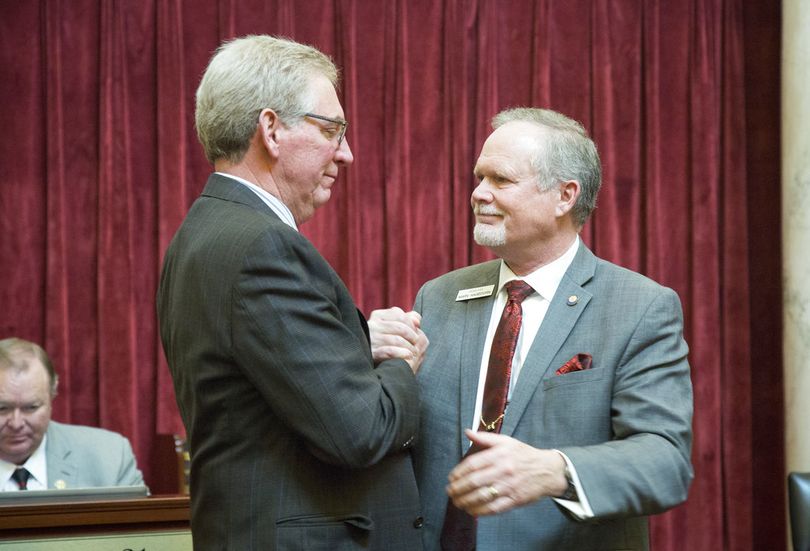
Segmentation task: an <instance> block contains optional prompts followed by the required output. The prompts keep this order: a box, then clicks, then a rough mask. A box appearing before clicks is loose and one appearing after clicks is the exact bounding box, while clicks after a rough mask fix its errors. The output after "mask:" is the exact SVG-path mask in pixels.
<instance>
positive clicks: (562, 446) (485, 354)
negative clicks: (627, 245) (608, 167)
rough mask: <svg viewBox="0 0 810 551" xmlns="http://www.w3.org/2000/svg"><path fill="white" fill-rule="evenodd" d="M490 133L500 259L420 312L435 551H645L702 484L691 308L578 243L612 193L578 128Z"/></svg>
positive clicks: (479, 198) (556, 125)
mask: <svg viewBox="0 0 810 551" xmlns="http://www.w3.org/2000/svg"><path fill="white" fill-rule="evenodd" d="M493 127H494V132H493V133H492V134H491V135H490V136H489V138H488V139H487V140H486V143H485V144H484V146H483V149H482V151H481V155H480V157H479V158H478V162H477V164H476V166H475V175H476V177H477V179H478V182H479V183H478V186H477V187H476V188H475V190H474V191H473V193H472V206H473V209H474V213H475V221H476V224H475V231H474V236H475V240H476V241H477V242H478V243H479V244H480V245H483V246H485V247H488V248H489V249H490V250H492V251H493V252H495V253H496V254H497V255H498V256H499V257H500V259H501V260H495V261H491V262H485V263H483V264H479V265H476V266H471V267H468V268H464V269H461V270H457V271H454V272H451V273H449V274H446V275H444V276H442V277H440V278H438V279H435V280H433V281H430V282H428V283H427V284H425V285H424V287H423V288H422V289H421V290H420V292H419V294H418V296H417V300H416V310H417V311H419V312H420V313H421V314H422V329H423V330H424V331H425V333H426V334H427V335H428V337H429V338H430V340H431V343H432V344H431V348H430V349H429V350H428V352H427V354H426V357H425V362H424V364H423V366H422V368H421V370H420V372H419V375H418V379H419V383H420V387H421V390H422V424H421V427H420V437H419V444H418V445H417V448H416V449H415V451H414V462H415V467H416V472H417V481H418V483H419V489H420V492H421V497H422V505H423V514H424V515H425V519H426V524H425V528H424V535H425V539H424V541H425V548H426V549H431V550H434V549H440V548H441V549H444V550H460V549H472V548H475V549H478V550H479V551H491V550H504V551H506V550H509V551H514V550H527V551H528V550H552V549H554V550H568V549H571V550H577V551H586V550H591V549H594V550H595V549H599V550H607V549H633V550H641V549H647V548H648V530H647V519H646V517H645V515H650V514H653V513H659V512H661V511H664V510H666V509H668V508H670V507H673V506H675V505H677V504H679V503H681V502H682V501H684V500H685V499H686V496H687V490H688V488H689V484H690V482H691V480H692V467H691V463H690V448H691V421H692V389H691V383H690V378H689V366H688V363H687V345H686V343H685V342H684V340H683V336H682V325H683V324H682V314H681V307H680V302H679V300H678V297H677V295H676V294H675V293H674V292H673V291H672V290H671V289H667V288H664V287H662V286H660V285H658V284H656V283H655V282H653V281H651V280H649V279H647V278H645V277H643V276H641V275H639V274H636V273H633V272H631V271H629V270H625V269H623V268H620V267H618V266H616V265H614V264H611V263H609V262H606V261H604V260H601V259H599V258H597V257H595V256H594V255H593V254H592V253H591V252H590V250H588V248H587V247H585V245H584V244H583V243H582V242H581V240H580V239H579V236H578V233H579V230H580V229H581V227H582V225H583V224H584V223H585V221H586V220H587V218H588V216H589V215H590V213H591V211H592V210H593V208H594V205H595V202H596V195H597V192H598V189H599V186H600V180H601V167H600V162H599V156H598V154H597V152H596V147H595V145H594V144H593V142H592V141H591V139H590V138H589V137H588V136H587V134H586V132H585V130H584V129H583V128H582V126H581V125H580V124H579V123H577V122H575V121H573V120H571V119H569V118H567V117H565V116H563V115H560V114H559V113H555V112H553V111H548V110H543V109H526V108H519V109H513V110H509V111H505V112H502V113H500V114H499V115H497V116H496V117H495V118H494V120H493ZM521 301H522V302H521ZM471 429H475V432H474V431H473V430H471ZM471 443H472V444H473V447H472V448H470V446H471ZM448 477H449V484H448ZM448 495H449V498H450V499H449V500H448ZM448 501H449V502H448ZM475 517H478V518H477V519H475ZM476 544H477V547H475V546H476Z"/></svg>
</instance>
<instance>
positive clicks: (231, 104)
mask: <svg viewBox="0 0 810 551" xmlns="http://www.w3.org/2000/svg"><path fill="white" fill-rule="evenodd" d="M313 76H324V77H326V78H327V79H328V80H329V81H330V82H331V83H332V85H333V86H336V85H337V82H338V71H337V67H335V64H334V63H333V62H332V60H331V59H329V57H328V56H326V55H325V54H324V53H322V52H320V51H318V50H316V49H315V48H313V47H311V46H307V45H305V44H299V43H298V42H294V41H292V40H288V39H285V38H277V37H273V36H268V35H250V36H245V37H242V38H236V39H234V40H230V41H228V42H225V43H224V44H222V45H221V46H220V47H219V48H218V49H217V51H216V53H215V54H214V56H213V57H212V58H211V61H210V62H209V63H208V67H207V68H206V70H205V73H204V74H203V77H202V80H201V81H200V86H199V87H198V88H197V105H196V110H195V123H196V127H197V136H198V137H199V139H200V143H202V146H203V149H204V150H205V156H206V157H207V158H208V160H209V161H210V162H212V163H213V162H215V161H217V160H219V159H227V160H228V161H230V162H232V163H238V162H239V161H241V160H242V158H243V157H244V155H245V152H246V151H247V150H248V147H249V145H250V139H251V138H252V137H253V135H254V133H255V132H256V125H257V123H258V116H259V113H261V111H262V109H265V108H270V109H272V110H273V111H275V112H276V114H277V115H278V116H279V118H280V119H281V120H282V122H284V123H286V124H292V123H294V122H297V121H298V120H300V118H301V117H302V116H303V114H304V113H306V112H307V111H310V110H311V109H312V108H313V107H314V101H315V99H314V98H313V97H312V94H311V92H310V80H311V78H312V77H313Z"/></svg>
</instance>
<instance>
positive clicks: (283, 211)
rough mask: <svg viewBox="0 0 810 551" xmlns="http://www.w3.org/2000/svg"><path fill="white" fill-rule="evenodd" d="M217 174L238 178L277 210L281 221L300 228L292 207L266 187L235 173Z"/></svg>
mask: <svg viewBox="0 0 810 551" xmlns="http://www.w3.org/2000/svg"><path fill="white" fill-rule="evenodd" d="M215 174H219V175H220V176H224V177H226V178H231V179H232V180H236V181H237V182H239V183H240V184H242V185H244V186H247V188H248V189H249V190H250V191H252V192H253V193H255V194H256V195H258V196H259V198H260V199H261V200H262V201H264V202H265V204H266V205H267V206H268V207H270V209H272V211H273V212H275V213H276V214H277V215H278V217H279V218H281V221H282V222H284V223H285V224H287V225H288V226H290V227H291V228H292V229H294V230H298V226H297V225H296V224H295V218H293V215H292V212H291V211H290V209H288V208H287V205H285V204H284V203H282V202H281V201H280V200H279V198H278V197H276V196H275V195H273V194H272V193H269V192H268V191H267V190H266V189H263V188H261V187H259V186H257V185H256V184H254V183H252V182H248V181H247V180H245V179H244V178H240V177H239V176H234V175H233V174H226V173H225V172H216V173H215Z"/></svg>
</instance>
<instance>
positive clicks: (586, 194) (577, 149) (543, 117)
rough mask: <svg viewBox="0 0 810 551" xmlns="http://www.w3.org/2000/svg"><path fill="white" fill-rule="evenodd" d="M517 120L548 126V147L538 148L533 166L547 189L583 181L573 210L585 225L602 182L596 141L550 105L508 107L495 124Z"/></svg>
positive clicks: (540, 181) (574, 214)
mask: <svg viewBox="0 0 810 551" xmlns="http://www.w3.org/2000/svg"><path fill="white" fill-rule="evenodd" d="M514 121H520V122H529V123H534V124H536V125H538V126H541V127H543V128H544V129H546V130H548V139H547V140H545V141H544V143H545V147H544V148H538V150H537V153H536V154H535V155H534V157H533V158H532V166H533V167H534V168H535V170H537V176H538V183H539V184H540V187H541V188H543V189H549V188H551V187H553V186H554V185H556V184H559V183H560V182H566V181H568V180H576V181H577V182H579V185H580V194H579V197H578V198H577V202H576V203H575V204H574V208H573V209H572V211H571V212H572V216H573V218H574V222H575V223H576V224H577V225H578V226H579V227H582V225H583V224H585V222H586V221H587V220H588V217H589V216H590V215H591V212H593V209H594V208H596V196H597V194H598V193H599V187H600V186H601V185H602V164H601V162H600V160H599V153H598V152H597V150H596V144H595V143H594V142H593V140H592V139H591V138H590V137H589V136H588V133H587V131H586V130H585V128H584V127H583V126H582V125H581V124H580V123H578V122H577V121H575V120H574V119H571V118H568V117H566V116H565V115H563V114H561V113H557V112H556V111H552V110H550V109H537V108H530V107H517V108H514V109H507V110H505V111H501V112H500V113H498V114H497V115H495V116H494V117H493V118H492V128H493V129H497V128H499V127H501V126H503V125H504V124H506V123H508V122H514Z"/></svg>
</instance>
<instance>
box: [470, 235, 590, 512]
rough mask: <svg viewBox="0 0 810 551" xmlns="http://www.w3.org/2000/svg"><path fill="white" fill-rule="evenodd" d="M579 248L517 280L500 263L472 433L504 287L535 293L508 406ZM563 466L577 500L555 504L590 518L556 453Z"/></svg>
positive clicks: (527, 306) (528, 302)
mask: <svg viewBox="0 0 810 551" xmlns="http://www.w3.org/2000/svg"><path fill="white" fill-rule="evenodd" d="M578 249H579V236H577V237H576V239H574V242H573V243H572V244H571V246H570V247H569V248H568V249H567V250H566V251H565V252H564V253H563V254H562V256H560V257H559V258H557V259H556V260H554V261H553V262H550V263H549V264H546V265H545V266H541V267H540V268H538V269H536V270H535V271H533V272H532V273H530V274H527V275H526V276H524V277H518V276H516V275H515V274H514V272H512V270H511V269H510V268H509V266H507V265H506V262H503V261H501V271H500V275H499V277H498V291H497V294H496V296H495V303H494V304H493V305H492V314H491V316H490V319H489V328H488V329H487V338H486V340H485V341H484V353H483V355H482V356H481V369H480V373H479V376H478V393H477V394H476V398H475V415H474V417H473V419H472V423H471V426H472V428H473V430H478V425H479V421H480V418H481V408H482V404H483V401H484V386H485V383H486V380H487V369H488V367H489V353H490V350H491V348H492V340H493V339H494V337H495V330H496V329H497V328H498V323H499V322H500V319H501V315H502V314H503V309H504V308H505V307H506V300H507V295H506V289H505V286H506V284H507V283H508V282H510V281H512V280H515V279H521V280H523V281H525V282H526V283H528V284H529V285H531V286H532V289H534V290H535V292H534V293H532V294H531V295H529V296H528V297H527V298H526V299H524V300H523V303H522V307H523V321H522V324H521V327H520V333H519V335H518V342H517V347H516V348H515V356H514V358H513V359H512V376H511V378H510V379H509V394H508V395H507V399H506V403H507V408H508V407H509V401H510V400H511V399H512V392H513V390H514V388H515V385H516V384H518V383H519V381H520V370H521V368H522V367H523V360H524V358H526V356H527V355H528V354H529V349H530V348H531V346H532V343H533V342H534V338H535V337H536V336H537V331H539V330H540V324H542V323H543V319H545V317H546V312H548V307H549V304H551V300H552V299H553V298H554V293H556V292H557V287H559V286H560V281H562V278H563V276H564V275H565V272H566V270H568V267H569V266H570V265H571V262H573V261H574V257H575V256H576V255H577V250H578ZM558 453H559V454H560V455H561V456H562V457H563V459H564V460H565V463H566V464H567V465H568V470H569V472H570V473H571V478H572V480H573V482H574V485H575V486H576V488H577V494H578V496H579V501H567V500H564V499H557V498H554V499H555V501H557V502H558V503H560V504H561V505H563V506H564V507H566V508H567V509H569V510H570V511H571V512H572V513H574V515H576V516H577V517H579V518H582V519H585V518H590V517H592V516H593V511H592V510H591V507H590V504H589V503H588V499H587V497H586V496H585V492H584V490H583V489H582V487H581V486H580V483H579V477H578V476H577V473H576V469H575V468H574V465H573V464H572V463H571V461H570V460H569V459H568V457H567V456H566V455H565V454H564V453H562V452H558Z"/></svg>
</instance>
